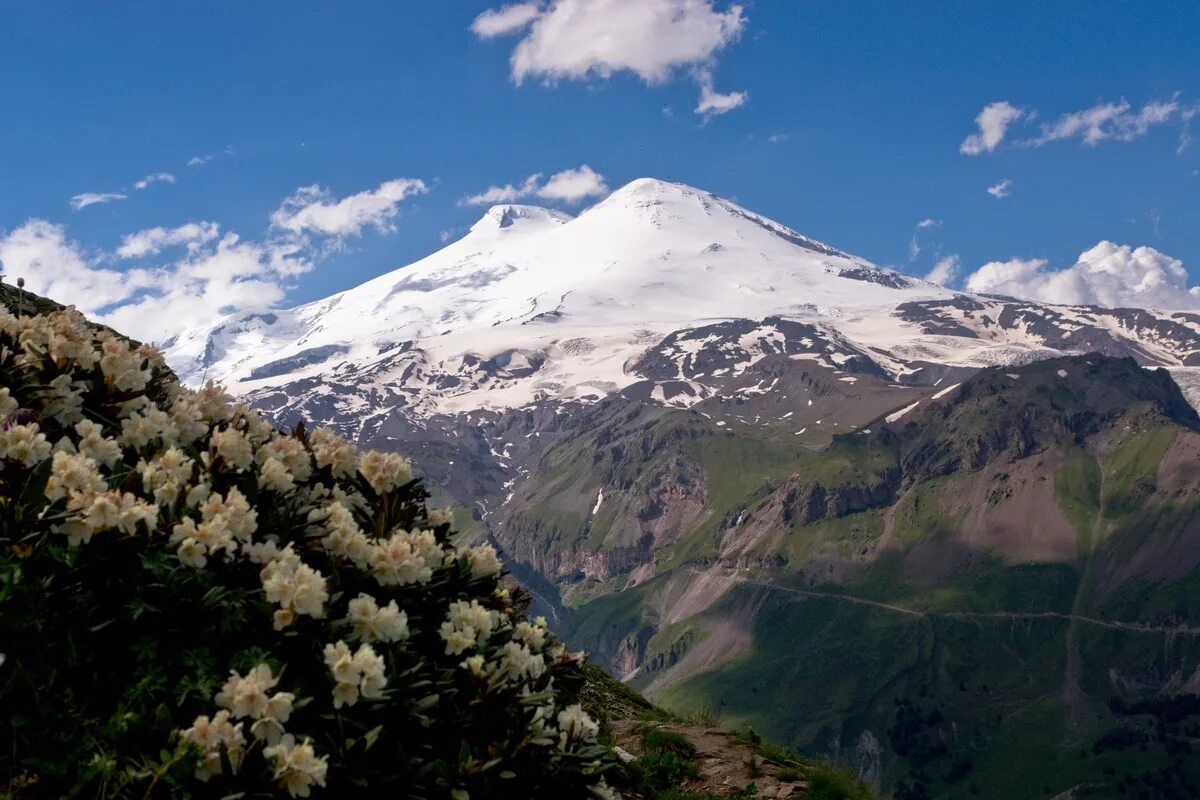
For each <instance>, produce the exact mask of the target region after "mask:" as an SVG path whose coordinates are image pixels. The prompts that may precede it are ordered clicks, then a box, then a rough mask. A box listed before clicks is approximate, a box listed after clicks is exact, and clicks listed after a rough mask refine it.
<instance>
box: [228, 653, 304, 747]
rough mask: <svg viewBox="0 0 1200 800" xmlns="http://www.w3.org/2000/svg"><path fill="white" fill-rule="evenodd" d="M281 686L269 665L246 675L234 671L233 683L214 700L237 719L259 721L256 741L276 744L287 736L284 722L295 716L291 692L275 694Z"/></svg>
mask: <svg viewBox="0 0 1200 800" xmlns="http://www.w3.org/2000/svg"><path fill="white" fill-rule="evenodd" d="M277 683H279V679H278V678H276V677H275V676H274V675H272V674H271V667H270V666H269V665H267V664H259V665H258V666H256V667H255V668H254V669H252V670H250V671H249V672H248V673H246V675H245V676H242V675H240V674H238V673H237V672H234V671H231V672H230V673H229V680H227V681H225V685H224V686H223V687H221V691H219V692H217V694H216V696H215V697H214V698H213V700H214V702H216V704H217V705H219V706H221V707H222V708H227V709H229V713H230V714H231V715H232V716H233V718H234V719H237V718H239V717H249V718H251V719H253V720H255V722H254V724H253V725H252V726H251V727H250V733H251V734H253V735H254V737H255V738H256V739H266V740H268V741H270V742H271V743H272V744H274V743H275V742H278V741H279V739H280V737H281V736H282V735H283V723H285V722H287V721H288V717H290V716H291V713H292V705H293V703H294V701H295V699H296V696H295V695H294V694H292V693H291V692H276V693H274V694H271V690H272V689H274V688H275V685H276V684H277Z"/></svg>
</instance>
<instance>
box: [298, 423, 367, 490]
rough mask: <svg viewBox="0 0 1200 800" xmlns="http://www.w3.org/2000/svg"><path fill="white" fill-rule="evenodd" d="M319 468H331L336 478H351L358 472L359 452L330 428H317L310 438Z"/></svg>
mask: <svg viewBox="0 0 1200 800" xmlns="http://www.w3.org/2000/svg"><path fill="white" fill-rule="evenodd" d="M309 444H311V445H312V450H313V458H314V459H315V460H316V462H317V466H318V467H321V468H324V467H329V469H330V471H331V472H332V473H333V477H335V478H350V477H353V476H354V473H355V472H357V471H358V451H357V450H356V449H355V447H354V445H353V444H351V443H350V442H348V441H346V440H345V439H343V438H342V437H341V436H338V435H337V434H336V433H334V432H333V431H332V430H330V429H329V428H317V429H316V430H314V431H313V432H312V435H311V436H310V437H309Z"/></svg>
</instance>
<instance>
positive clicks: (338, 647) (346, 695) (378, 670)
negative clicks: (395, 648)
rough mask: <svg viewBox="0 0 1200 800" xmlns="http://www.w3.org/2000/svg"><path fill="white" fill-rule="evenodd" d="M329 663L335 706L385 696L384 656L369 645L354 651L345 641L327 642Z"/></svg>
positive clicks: (326, 652) (326, 653) (326, 661)
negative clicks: (352, 651)
mask: <svg viewBox="0 0 1200 800" xmlns="http://www.w3.org/2000/svg"><path fill="white" fill-rule="evenodd" d="M325 666H327V667H329V674H330V675H331V676H332V677H333V681H334V686H333V707H334V708H341V707H342V706H344V705H345V706H352V705H354V704H355V703H357V702H358V699H359V697H364V698H367V699H375V698H378V697H382V696H383V689H384V687H385V686H387V675H386V674H385V672H384V664H383V658H382V657H381V656H380V655H379V654H378V653H376V652H375V649H374V648H373V647H371V645H369V644H362V645H359V647H358V650H357V651H355V652H354V653H351V652H350V646H349V645H347V644H346V643H345V642H341V641H339V642H337V643H335V644H327V645H325Z"/></svg>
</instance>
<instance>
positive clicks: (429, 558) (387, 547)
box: [371, 531, 445, 586]
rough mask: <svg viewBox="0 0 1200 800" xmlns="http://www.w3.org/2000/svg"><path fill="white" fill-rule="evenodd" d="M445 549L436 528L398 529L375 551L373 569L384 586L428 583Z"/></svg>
mask: <svg viewBox="0 0 1200 800" xmlns="http://www.w3.org/2000/svg"><path fill="white" fill-rule="evenodd" d="M444 555H445V552H444V551H443V550H442V547H441V545H439V544H438V541H437V537H435V536H434V535H433V531H416V532H410V531H396V532H395V533H393V534H392V535H391V536H390V537H389V538H387V539H386V540H384V541H382V542H378V543H377V544H376V545H375V546H374V548H373V550H372V552H371V571H372V573H374V575H375V580H377V581H378V582H379V584H380V585H381V586H404V585H407V584H410V583H425V582H426V581H428V580H429V579H430V578H431V577H433V569H434V567H438V566H441V565H442V562H443V557H444Z"/></svg>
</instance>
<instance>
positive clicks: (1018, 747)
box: [506, 356, 1200, 798]
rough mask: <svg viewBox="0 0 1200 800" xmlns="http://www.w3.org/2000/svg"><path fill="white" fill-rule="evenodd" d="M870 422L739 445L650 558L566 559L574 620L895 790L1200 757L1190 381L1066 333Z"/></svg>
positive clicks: (630, 658)
mask: <svg viewBox="0 0 1200 800" xmlns="http://www.w3.org/2000/svg"><path fill="white" fill-rule="evenodd" d="M878 422H879V423H882V424H876V423H872V424H871V426H870V427H871V432H870V433H861V432H860V433H855V434H851V435H844V436H839V437H838V438H837V439H836V440H835V441H834V442H833V443H832V444H831V445H830V446H829V447H828V448H826V449H824V450H822V451H819V452H811V451H808V452H805V453H800V454H797V455H795V457H794V458H792V459H791V460H790V462H788V461H787V460H786V459H785V460H784V461H783V462H782V463H780V462H775V463H772V461H771V460H770V459H769V458H763V459H760V460H757V461H755V462H754V463H753V466H752V467H750V469H747V466H748V465H746V464H739V463H728V464H726V466H727V467H728V468H729V469H730V470H731V471H732V472H733V473H735V474H738V475H742V476H744V483H743V484H742V485H743V487H749V488H744V489H743V492H742V495H741V496H740V497H737V496H733V497H728V496H727V497H724V498H721V499H719V500H718V499H715V498H712V497H709V498H708V499H707V501H706V503H705V505H704V508H703V511H701V512H698V513H696V514H695V516H696V517H697V518H698V520H699V521H698V523H697V524H694V525H693V526H692V527H691V528H689V529H687V532H685V533H683V534H679V533H678V532H677V533H676V534H675V535H674V536H673V537H672V538H671V540H670V541H669V542H667V543H666V544H665V545H664V546H663V547H661V548H660V549H658V550H656V551H655V552H654V553H653V554H652V557H651V558H650V559H648V561H647V563H648V564H649V566H645V565H643V566H635V567H633V568H632V569H630V570H629V571H628V572H627V573H625V574H616V575H610V576H608V577H607V579H606V582H605V584H604V585H603V586H602V587H601V588H600V589H599V590H595V589H593V590H591V591H585V590H584V589H583V588H582V587H581V585H580V584H579V583H578V580H579V579H578V578H577V577H575V576H566V578H565V579H560V580H563V583H564V585H565V586H567V587H570V589H571V594H569V595H568V596H569V597H571V598H572V600H573V601H574V600H575V599H576V598H578V599H579V600H581V602H578V601H576V602H575V605H576V607H575V609H574V611H573V613H572V614H570V615H569V616H567V617H565V620H566V621H565V631H566V633H567V635H568V637H569V638H570V639H571V640H572V641H574V642H576V643H578V644H582V645H584V646H587V647H589V648H591V649H593V650H594V651H595V652H597V653H600V654H602V655H604V656H606V657H607V658H608V659H609V661H610V663H611V664H612V665H613V666H614V667H615V668H617V669H618V670H620V671H621V672H622V673H623V674H624V675H625V676H626V677H627V678H628V679H631V680H632V681H633V683H634V685H635V686H638V687H639V688H641V689H643V690H644V691H647V692H649V693H650V695H651V696H652V697H656V698H659V699H661V700H663V701H665V702H668V703H670V704H672V705H675V706H687V705H688V704H698V703H702V702H703V703H711V704H714V705H717V706H719V707H720V708H721V709H722V710H723V711H724V712H725V714H726V715H727V717H731V718H732V719H734V720H735V721H738V722H747V723H750V724H753V725H754V726H755V727H756V728H759V729H761V730H764V731H765V732H768V733H769V734H770V735H772V736H773V737H775V738H777V739H778V740H780V741H783V742H785V743H787V744H789V745H792V746H796V747H799V748H801V749H803V750H805V751H807V752H810V753H814V754H817V753H819V754H821V755H823V756H826V757H840V758H842V759H844V760H846V761H847V762H849V763H851V764H854V765H855V766H856V767H857V768H858V769H859V771H860V774H862V775H864V776H866V777H870V778H873V779H874V780H876V781H877V783H879V784H882V785H884V786H887V787H891V788H892V789H893V790H894V791H895V792H896V796H897V797H935V796H936V797H943V796H946V797H957V796H981V797H997V798H1000V797H1011V796H1018V795H1019V796H1046V797H1049V796H1050V795H1052V794H1054V793H1056V792H1059V791H1064V790H1066V789H1069V788H1071V787H1073V786H1077V785H1078V784H1083V783H1091V784H1094V786H1095V787H1101V788H1099V789H1097V791H1099V792H1100V793H1099V794H1096V795H1094V796H1100V797H1104V796H1108V794H1106V793H1105V791H1107V790H1112V789H1114V788H1115V785H1116V779H1114V780H1111V781H1109V780H1108V779H1107V778H1106V777H1105V771H1104V769H1105V767H1112V768H1113V769H1114V770H1115V769H1116V768H1117V766H1118V765H1119V766H1120V767H1121V769H1123V770H1125V769H1131V766H1130V765H1131V764H1137V765H1138V767H1137V770H1136V772H1137V774H1138V775H1139V776H1140V773H1141V772H1142V771H1143V770H1150V771H1151V773H1153V774H1154V776H1155V780H1160V779H1161V781H1164V782H1166V784H1164V785H1167V784H1169V785H1170V786H1173V787H1176V788H1178V787H1180V786H1183V785H1184V783H1183V782H1184V781H1191V782H1193V783H1195V782H1196V781H1197V780H1200V774H1197V772H1196V770H1195V769H1194V766H1195V765H1194V764H1192V763H1191V762H1190V761H1189V760H1188V759H1187V758H1186V757H1185V754H1184V750H1183V749H1181V748H1184V747H1185V746H1189V745H1187V742H1189V741H1190V740H1191V737H1192V734H1191V733H1189V731H1190V730H1191V728H1190V727H1189V726H1192V725H1194V724H1195V723H1197V722H1200V719H1198V718H1197V716H1196V715H1195V712H1186V708H1188V706H1187V705H1186V703H1187V702H1188V701H1187V694H1188V693H1189V692H1191V693H1194V692H1197V691H1198V690H1200V678H1198V677H1197V676H1200V606H1197V604H1196V602H1195V600H1194V596H1195V595H1194V588H1195V581H1196V580H1197V578H1196V576H1197V575H1200V466H1198V465H1200V459H1197V455H1198V454H1200V420H1198V419H1197V416H1196V412H1195V411H1194V410H1193V409H1192V408H1191V407H1190V406H1189V405H1188V404H1187V403H1186V402H1184V400H1183V398H1182V395H1181V393H1180V392H1179V390H1178V388H1177V387H1176V386H1175V385H1174V384H1173V383H1172V382H1171V381H1170V380H1169V378H1167V377H1166V375H1165V374H1164V373H1162V372H1161V371H1159V372H1150V371H1146V370H1143V369H1141V368H1139V367H1137V365H1136V364H1135V363H1134V362H1133V361H1132V360H1116V359H1109V358H1104V357H1100V356H1085V357H1073V358H1064V359H1056V360H1052V361H1046V362H1040V363H1036V364H1032V365H1029V366H1025V367H1018V368H997V369H991V370H987V371H985V372H983V373H981V374H980V375H978V376H976V377H974V378H972V379H969V380H968V381H966V382H965V383H964V384H963V385H962V386H961V387H959V388H958V389H957V390H955V391H953V392H949V393H947V394H945V395H943V397H942V398H939V399H938V400H935V401H930V402H929V403H928V406H927V407H926V408H925V409H924V410H923V411H921V412H917V411H916V410H914V411H911V412H909V413H908V414H906V415H905V416H904V417H900V418H897V419H896V420H895V422H893V423H887V422H886V421H885V420H879V421H878ZM720 436H723V437H724V438H726V439H733V438H736V437H737V434H736V433H732V432H722V434H718V437H720ZM723 447H724V452H726V453H730V452H733V451H734V450H735V449H736V446H735V445H733V444H732V443H728V442H727V443H725V444H724V445H723ZM686 450H687V448H680V449H678V450H677V451H676V452H677V453H680V454H682V453H683V452H685V451H686ZM764 452H765V451H764ZM660 457H662V456H660ZM680 457H682V456H680ZM755 470H756V471H755ZM703 480H704V479H703V478H699V479H694V480H693V481H692V483H693V484H696V483H700V482H702V481H703ZM540 482H541V481H540V475H538V474H537V473H534V475H533V476H532V477H531V483H533V484H535V485H537V484H540ZM718 482H719V481H715V480H713V479H712V477H711V476H709V477H708V483H710V484H714V483H718ZM557 499H558V502H562V500H561V492H559V493H557ZM606 502H607V500H606ZM544 505H545V504H544V503H541V502H539V501H538V500H536V499H533V498H531V499H530V500H529V501H528V507H530V508H542V507H544ZM506 536H507V538H511V539H512V540H513V541H519V542H523V543H524V542H528V541H530V540H531V538H532V537H531V536H530V534H529V533H523V532H522V533H519V532H514V531H511V530H510V531H508V532H507V533H506ZM572 578H575V580H576V582H575V583H572V582H571V579H572ZM1148 701H1149V702H1151V705H1150V706H1146V705H1142V706H1138V704H1139V703H1143V704H1144V703H1146V702H1148ZM1153 703H1158V704H1159V705H1157V706H1155V705H1153ZM1180 703H1182V704H1183V705H1179V704H1180ZM1122 704H1124V705H1122ZM1127 707H1137V708H1142V709H1147V708H1149V709H1151V710H1150V711H1145V710H1143V711H1141V712H1139V713H1126V711H1127ZM1176 707H1178V708H1177V710H1176V711H1174V712H1168V711H1167V710H1165V709H1170V708H1176ZM1114 709H1125V710H1126V711H1118V710H1114ZM1154 709H1158V712H1160V716H1161V715H1162V714H1168V713H1175V714H1182V716H1181V717H1178V718H1171V719H1169V720H1167V721H1166V722H1164V721H1163V719H1160V718H1157V717H1155V716H1154V713H1152V712H1153V710H1154ZM1178 709H1184V711H1179V710H1178ZM1198 709H1200V707H1198ZM1185 712H1186V713H1185ZM1156 720H1157V721H1156ZM1156 725H1157V726H1158V727H1157V728H1156V727H1155V726H1156ZM1164 725H1165V726H1166V727H1165V728H1164V727H1163V726H1164ZM1159 730H1161V731H1162V733H1159V732H1157V731H1159ZM1155 737H1158V738H1155ZM1114 742H1132V743H1133V747H1134V751H1133V752H1132V753H1131V752H1129V745H1121V746H1118V745H1117V744H1114ZM1139 743H1141V744H1145V745H1146V746H1145V747H1143V748H1142V749H1141V750H1138V749H1136V748H1137V747H1138V746H1139ZM1081 747H1082V748H1083V750H1084V751H1085V752H1086V753H1087V754H1088V755H1086V756H1081V757H1079V758H1076V757H1075V756H1074V755H1072V753H1076V754H1077V753H1078V752H1079V748H1081ZM1052 754H1053V755H1052ZM1015 759H1020V762H1019V763H1023V764H1026V765H1027V768H1026V770H1025V771H1023V772H1022V774H1021V775H1019V776H1014V775H1012V774H1011V769H1010V765H1011V764H1012V763H1013V762H1014V760H1015ZM1189 764H1191V766H1189ZM1116 774H1117V775H1118V776H1120V775H1121V774H1123V773H1120V772H1118V773H1116ZM1031 776H1036V777H1032V778H1031ZM1031 780H1032V781H1036V783H1033V782H1031ZM1043 784H1044V785H1045V786H1047V787H1049V790H1048V791H1046V792H1045V794H1044V795H1037V794H1035V795H1031V794H1029V792H1030V787H1031V786H1033V787H1041V786H1042V785H1043ZM1103 787H1107V788H1106V789H1105V788H1103ZM1077 796H1080V797H1083V796H1089V795H1087V794H1086V793H1082V794H1078V795H1077ZM1160 796H1190V795H1188V794H1181V795H1170V794H1163V795H1160Z"/></svg>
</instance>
